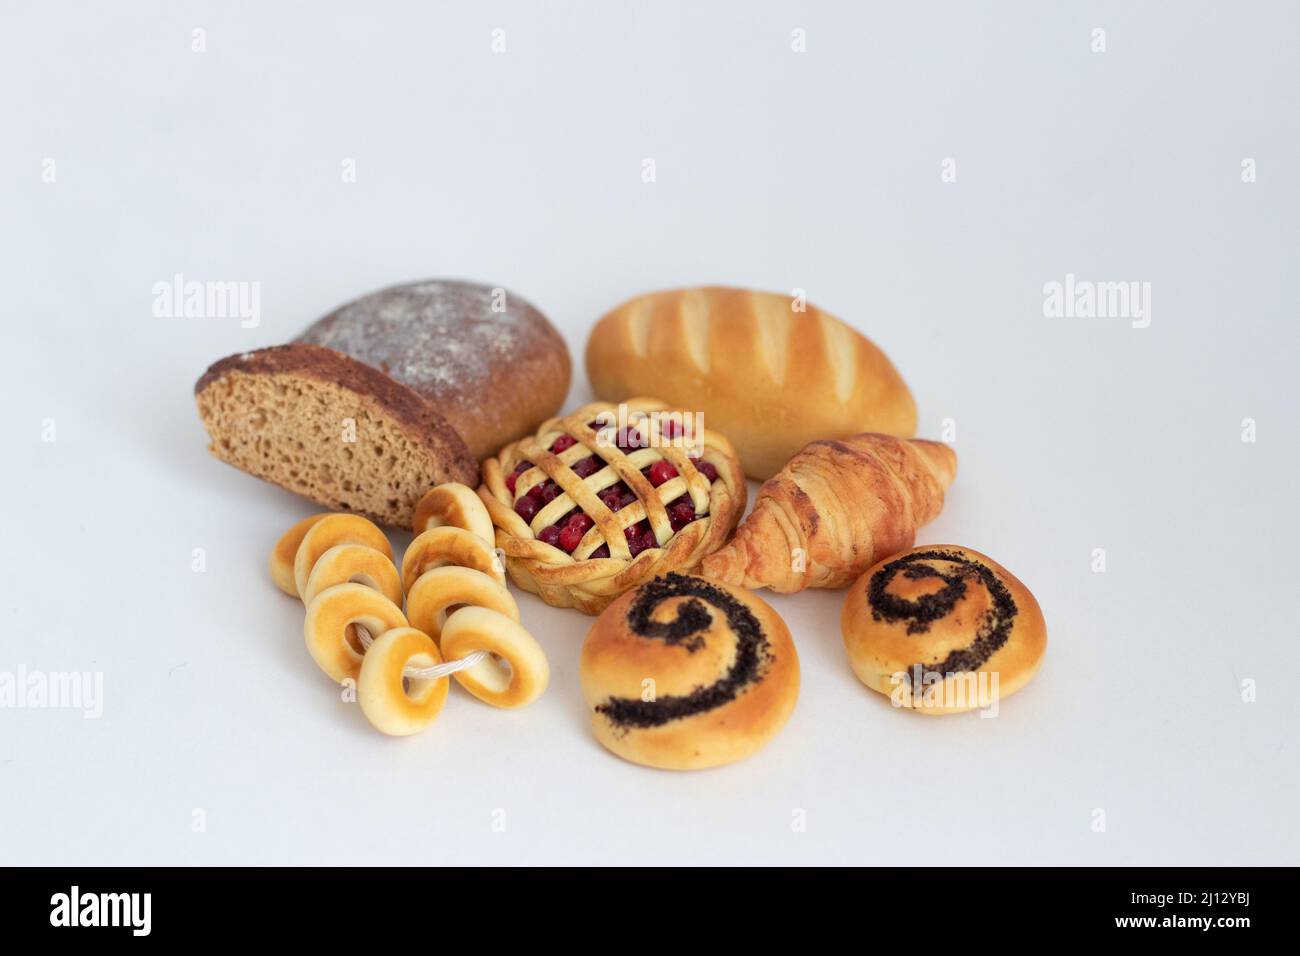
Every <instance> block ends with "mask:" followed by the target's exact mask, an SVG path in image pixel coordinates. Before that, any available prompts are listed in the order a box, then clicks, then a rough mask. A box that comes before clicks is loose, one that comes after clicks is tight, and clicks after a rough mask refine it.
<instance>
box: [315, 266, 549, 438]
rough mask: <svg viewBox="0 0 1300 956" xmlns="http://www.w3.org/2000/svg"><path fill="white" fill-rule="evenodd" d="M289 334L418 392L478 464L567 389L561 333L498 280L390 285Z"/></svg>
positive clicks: (527, 428) (545, 413)
mask: <svg viewBox="0 0 1300 956" xmlns="http://www.w3.org/2000/svg"><path fill="white" fill-rule="evenodd" d="M295 341H296V342H305V343H310V344H313V345H324V346H326V347H328V348H332V349H336V350H337V351H339V352H343V353H344V354H346V355H350V356H352V357H353V358H354V359H357V360H358V361H360V362H364V363H365V364H367V365H369V366H371V367H372V368H376V369H378V370H379V371H381V372H383V373H384V374H386V375H388V376H390V377H391V378H393V379H395V380H396V381H398V382H400V383H401V384H403V385H406V386H407V387H408V388H411V389H413V390H414V391H416V392H418V393H419V394H420V395H421V396H423V397H424V398H425V399H426V400H427V401H428V402H429V403H430V404H431V405H432V406H433V408H434V410H435V411H437V412H438V414H439V415H441V416H442V417H443V418H445V419H446V420H447V421H448V422H450V423H451V426H452V427H453V428H455V429H456V431H457V432H459V433H460V436H461V438H463V439H464V440H465V444H466V446H467V447H468V448H469V452H470V454H471V455H473V456H474V459H475V461H482V460H483V459H484V458H486V457H487V456H488V455H491V454H494V453H495V452H496V451H497V449H499V448H500V447H501V446H503V445H505V444H507V443H508V442H512V441H514V440H515V439H517V438H522V437H523V436H524V435H527V434H531V433H532V431H533V430H534V429H535V428H536V427H537V426H538V425H540V424H541V423H542V422H544V421H545V420H546V419H548V418H550V417H551V416H552V415H554V414H555V413H556V412H557V411H558V410H559V408H560V405H561V404H562V403H563V402H564V399H565V396H566V395H568V393H569V378H570V374H571V367H570V362H569V350H568V347H567V346H566V345H565V344H564V339H563V338H561V336H560V333H559V332H557V331H556V330H555V327H554V326H552V325H551V323H550V322H548V321H547V320H546V317H545V316H543V315H542V313H541V312H539V311H538V310H537V309H535V308H534V307H533V306H532V305H531V304H529V303H528V302H527V301H526V300H525V299H523V298H522V297H520V296H518V295H516V294H515V293H513V292H510V291H508V290H506V289H503V288H501V287H500V286H489V285H482V284H479V283H475V282H459V281H450V280H428V281H424V282H412V283H409V284H407V285H396V286H392V287H390V288H387V289H381V290H380V291H378V292H372V293H371V294H369V295H366V296H362V297H361V298H360V299H357V300H356V301H354V302H349V303H348V304H347V305H345V306H342V307H341V308H339V309H336V310H335V311H334V312H331V313H330V314H329V315H327V316H325V318H323V319H321V320H320V321H318V322H316V323H314V324H313V325H311V326H310V327H308V329H307V330H306V331H305V332H303V333H302V335H300V336H298V338H297V339H295Z"/></svg>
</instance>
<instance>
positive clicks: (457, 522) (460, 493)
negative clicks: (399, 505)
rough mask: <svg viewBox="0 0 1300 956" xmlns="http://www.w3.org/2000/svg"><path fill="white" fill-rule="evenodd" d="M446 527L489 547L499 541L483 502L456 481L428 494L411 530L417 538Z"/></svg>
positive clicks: (436, 487) (418, 507) (417, 509)
mask: <svg viewBox="0 0 1300 956" xmlns="http://www.w3.org/2000/svg"><path fill="white" fill-rule="evenodd" d="M444 526H450V527H453V528H462V529H464V530H465V531H469V532H471V533H473V534H476V535H478V536H479V537H480V538H482V539H483V540H484V541H487V542H488V543H489V544H490V543H491V542H492V541H493V540H494V539H495V537H496V532H495V531H493V530H492V518H491V516H490V515H489V514H488V511H487V508H486V507H485V506H484V504H483V500H482V499H481V498H479V496H478V494H477V493H475V491H474V489H473V488H470V487H468V486H467V485H462V484H458V483H456V482H454V481H452V482H448V483H447V484H444V485H437V486H435V487H433V488H430V489H429V490H428V491H426V492H425V493H424V497H423V498H421V499H420V501H419V504H417V505H416V506H415V520H414V521H412V522H411V530H412V531H414V532H415V533H416V534H423V533H424V532H426V531H428V530H429V529H430V528H441V527H444Z"/></svg>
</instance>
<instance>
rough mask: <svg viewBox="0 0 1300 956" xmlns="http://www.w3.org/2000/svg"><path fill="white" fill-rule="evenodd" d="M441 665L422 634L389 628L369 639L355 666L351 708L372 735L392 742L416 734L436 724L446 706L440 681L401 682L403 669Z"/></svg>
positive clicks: (412, 679)
mask: <svg viewBox="0 0 1300 956" xmlns="http://www.w3.org/2000/svg"><path fill="white" fill-rule="evenodd" d="M441 663H442V655H441V654H439V653H438V646H437V645H436V644H434V642H433V641H432V640H431V639H430V638H429V635H427V634H425V633H424V632H423V631H418V630H416V629H415V628H413V627H395V628H393V629H392V630H388V631H385V632H384V633H383V634H380V635H379V636H378V637H377V638H375V640H374V642H373V643H372V644H371V645H370V648H369V650H367V651H366V656H365V657H364V658H363V659H362V661H361V674H360V676H359V677H358V678H357V702H358V703H359V704H360V705H361V712H362V713H363V714H365V715H366V718H367V719H368V720H369V721H370V722H371V723H372V724H374V725H375V728H376V729H377V730H380V731H382V732H383V733H386V734H390V735H392V736H394V737H405V736H409V735H410V734H414V733H418V732H419V731H421V730H423V729H424V728H425V727H427V726H429V724H431V723H433V721H434V720H435V719H436V718H437V716H438V714H439V712H440V711H441V710H442V705H443V704H444V703H446V700H447V687H448V686H449V683H450V682H449V681H448V680H447V678H445V677H436V678H427V677H406V676H404V673H403V672H404V671H405V670H406V668H407V667H433V666H434V665H436V664H441Z"/></svg>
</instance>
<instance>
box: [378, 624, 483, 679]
mask: <svg viewBox="0 0 1300 956" xmlns="http://www.w3.org/2000/svg"><path fill="white" fill-rule="evenodd" d="M357 638H358V639H359V640H360V641H361V646H362V647H364V648H365V649H366V650H369V649H370V645H371V644H373V643H374V642H375V639H374V638H373V637H372V636H371V635H370V632H369V631H367V630H366V629H365V628H364V627H358V628H357ZM490 656H491V655H490V654H488V652H487V651H470V652H469V653H468V654H466V655H465V656H464V657H458V658H456V659H455V660H454V661H444V662H443V663H441V664H435V665H434V666H433V667H412V666H410V665H409V664H408V665H407V666H406V667H404V668H403V669H402V676H403V677H405V678H407V679H408V680H410V679H415V680H437V679H438V678H439V677H450V676H451V675H452V674H455V673H457V672H459V671H463V670H465V669H467V668H470V667H473V666H474V665H475V664H477V663H479V662H480V661H482V660H484V659H486V658H488V657H490Z"/></svg>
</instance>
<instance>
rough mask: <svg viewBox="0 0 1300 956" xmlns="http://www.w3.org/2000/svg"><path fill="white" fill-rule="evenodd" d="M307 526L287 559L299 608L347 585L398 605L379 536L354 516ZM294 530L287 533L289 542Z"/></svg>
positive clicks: (398, 589) (388, 553)
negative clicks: (290, 562)
mask: <svg viewBox="0 0 1300 956" xmlns="http://www.w3.org/2000/svg"><path fill="white" fill-rule="evenodd" d="M309 520H313V523H312V524H311V526H310V527H308V528H307V533H306V534H304V535H303V536H302V540H301V541H299V542H298V547H297V549H296V550H295V551H294V557H293V580H294V586H295V588H296V589H297V592H298V595H299V597H301V598H302V602H303V603H304V604H310V603H311V601H312V598H314V597H315V596H316V595H318V594H320V592H321V591H323V590H325V589H326V588H328V587H331V586H333V585H335V584H344V583H346V582H348V581H358V582H360V583H361V584H364V585H366V586H367V587H371V588H374V589H375V590H376V591H378V592H379V593H380V594H382V595H384V596H385V597H386V598H388V599H389V600H390V601H392V602H393V603H394V604H401V603H402V583H401V581H400V579H399V578H398V577H397V568H395V567H394V566H393V546H392V545H391V544H389V543H388V538H387V537H386V536H385V535H384V533H383V532H382V531H380V530H379V529H378V528H377V527H375V525H374V524H373V523H371V522H370V521H367V520H366V519H365V518H362V517H361V516H359V515H347V514H331V515H320V516H318V517H317V518H316V519H309ZM297 527H298V526H297V525H295V526H294V528H292V529H290V531H289V535H290V536H291V535H293V534H294V533H295V532H296V529H297ZM282 540H283V539H282ZM277 550H279V546H277Z"/></svg>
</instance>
